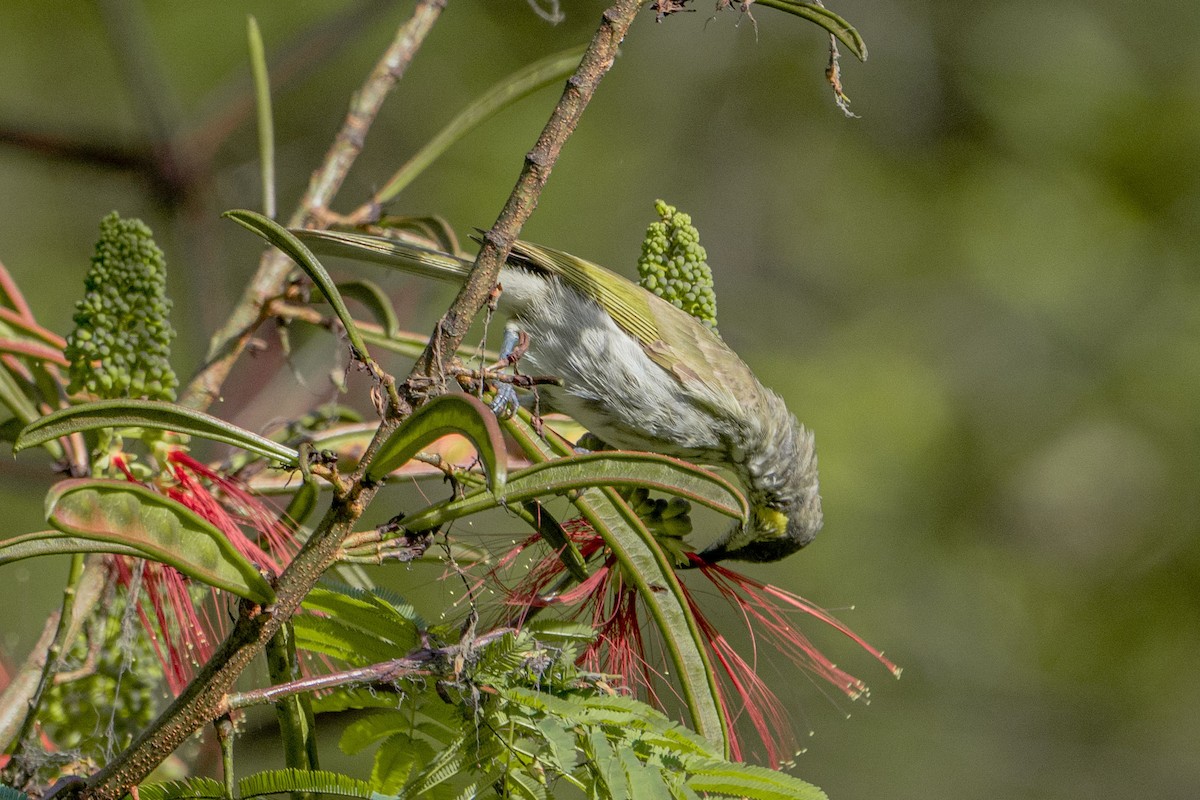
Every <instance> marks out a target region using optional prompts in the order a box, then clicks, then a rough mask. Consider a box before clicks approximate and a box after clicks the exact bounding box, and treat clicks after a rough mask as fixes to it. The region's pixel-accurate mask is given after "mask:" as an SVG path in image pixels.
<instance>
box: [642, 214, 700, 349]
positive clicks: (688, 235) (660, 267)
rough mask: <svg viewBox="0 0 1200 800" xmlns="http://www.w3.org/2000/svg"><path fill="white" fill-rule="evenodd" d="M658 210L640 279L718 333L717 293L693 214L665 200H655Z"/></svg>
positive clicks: (644, 249) (646, 243) (648, 233)
mask: <svg viewBox="0 0 1200 800" xmlns="http://www.w3.org/2000/svg"><path fill="white" fill-rule="evenodd" d="M654 210H655V211H656V212H657V213H658V216H659V221H658V222H652V223H650V226H649V227H647V228H646V238H645V239H643V240H642V254H641V256H640V257H639V258H638V275H639V276H640V278H639V280H638V282H639V283H640V284H641V285H642V288H644V289H646V290H648V291H650V292H653V293H654V294H656V295H658V296H659V297H661V298H662V299H664V300H666V301H668V302H669V303H671V304H672V305H674V306H676V307H678V308H682V309H683V310H684V311H686V312H688V313H689V314H691V315H692V316H693V317H695V318H696V319H698V320H700V321H701V322H703V323H704V324H705V325H706V326H708V327H709V328H710V329H711V330H712V331H713V333H716V332H717V295H716V292H714V291H713V276H712V270H711V269H709V266H708V263H707V259H708V253H707V252H705V250H704V248H703V247H702V246H701V245H700V232H699V231H697V230H696V228H695V227H693V226H692V218H691V215H689V214H683V213H680V212H679V211H677V210H676V209H675V207H674V206H670V205H667V204H666V203H665V202H663V201H662V200H658V201H656V202H655V203H654Z"/></svg>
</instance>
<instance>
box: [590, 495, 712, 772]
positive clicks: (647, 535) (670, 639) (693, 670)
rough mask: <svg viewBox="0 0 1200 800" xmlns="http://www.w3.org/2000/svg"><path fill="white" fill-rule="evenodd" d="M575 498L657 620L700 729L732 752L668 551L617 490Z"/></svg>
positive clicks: (702, 648) (696, 628)
mask: <svg viewBox="0 0 1200 800" xmlns="http://www.w3.org/2000/svg"><path fill="white" fill-rule="evenodd" d="M573 502H574V503H575V506H576V507H577V508H578V509H579V510H580V512H581V513H582V514H583V516H584V518H585V519H586V520H587V521H588V523H590V524H591V526H592V529H593V530H595V532H596V533H598V534H599V535H600V536H601V537H603V538H604V543H605V544H606V545H607V546H608V548H609V550H611V551H612V554H613V555H614V556H615V557H616V559H617V561H618V562H619V563H620V564H621V566H622V568H623V571H622V573H621V574H622V576H623V577H624V578H626V579H628V580H630V581H632V583H633V585H634V587H635V588H636V589H637V592H638V595H639V596H640V597H641V599H642V603H643V604H645V607H646V610H647V611H648V612H649V614H650V617H651V618H652V619H653V620H654V624H655V627H657V628H658V631H659V633H660V634H661V635H662V638H663V643H664V645H665V646H666V651H667V655H668V656H669V657H670V659H671V663H672V665H673V666H674V668H675V677H676V679H677V680H678V682H679V689H680V693H681V694H682V695H683V700H684V702H685V703H686V704H687V707H688V712H689V715H690V716H691V718H692V725H693V727H695V729H696V732H697V733H699V734H700V735H701V736H703V737H704V738H705V739H707V740H708V741H709V742H711V743H712V744H713V746H716V747H721V748H723V749H724V751H725V752H726V754H728V752H729V742H730V735H729V730H728V728H727V727H726V724H727V721H728V720H729V719H730V718H729V717H728V716H727V715H726V714H725V713H724V708H723V704H722V702H721V694H720V689H719V687H718V686H717V675H716V671H715V670H714V669H713V666H712V663H711V662H710V661H709V658H708V651H707V650H706V649H705V640H704V636H703V635H702V634H701V632H700V627H699V625H697V623H696V618H695V617H694V616H693V615H692V612H691V610H690V608H689V606H688V602H687V596H686V595H685V594H684V592H683V587H682V586H681V585H680V584H679V578H678V577H677V576H676V574H675V570H674V569H673V568H672V565H671V563H670V560H669V559H668V558H667V555H666V554H665V553H664V552H663V551H662V549H661V548H660V547H659V546H658V543H657V542H656V541H655V540H654V534H652V533H651V532H650V531H649V530H647V528H646V526H645V525H644V524H643V523H642V521H641V519H640V518H639V517H638V515H637V514H636V513H634V511H633V509H631V508H630V507H629V505H628V504H627V503H626V502H625V501H624V500H622V499H621V496H620V495H618V494H617V492H616V490H614V489H612V488H604V489H588V490H587V491H586V492H584V493H583V494H582V495H580V496H579V497H578V498H576V499H575V500H574V501H573Z"/></svg>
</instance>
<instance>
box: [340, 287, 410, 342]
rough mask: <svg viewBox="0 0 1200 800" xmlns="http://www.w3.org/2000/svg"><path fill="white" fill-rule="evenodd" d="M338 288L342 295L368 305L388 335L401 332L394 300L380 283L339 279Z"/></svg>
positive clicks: (368, 308)
mask: <svg viewBox="0 0 1200 800" xmlns="http://www.w3.org/2000/svg"><path fill="white" fill-rule="evenodd" d="M337 288H338V291H339V292H341V293H342V297H349V298H351V299H352V300H357V301H358V302H360V303H362V304H363V305H364V306H366V308H367V310H368V311H370V312H371V314H373V315H374V317H375V319H376V320H377V321H378V322H379V326H380V327H381V328H383V332H384V333H385V334H387V335H388V337H392V336H395V335H396V334H397V333H399V332H400V321H399V320H398V319H397V318H396V311H395V309H393V308H392V301H391V300H390V299H389V298H388V296H387V293H386V292H385V291H383V289H381V288H379V284H377V283H375V282H374V281H368V280H356V281H338V283H337Z"/></svg>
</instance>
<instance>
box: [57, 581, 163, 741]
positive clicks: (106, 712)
mask: <svg viewBox="0 0 1200 800" xmlns="http://www.w3.org/2000/svg"><path fill="white" fill-rule="evenodd" d="M124 609H125V601H124V600H123V599H122V598H119V597H118V598H117V599H115V600H114V602H113V607H111V608H109V609H106V610H104V611H102V612H99V613H102V614H104V615H105V619H104V621H103V622H102V623H101V625H100V626H98V627H100V628H101V631H100V634H101V635H102V636H103V637H104V641H103V642H102V643H101V645H100V647H99V648H96V649H95V655H96V663H95V671H94V672H91V673H90V674H88V675H86V676H85V677H82V678H79V679H77V680H73V681H69V682H67V683H62V684H57V685H55V686H53V687H52V688H51V689H50V690H49V692H48V694H47V696H46V700H45V703H44V706H43V714H42V716H41V721H42V723H43V725H44V726H45V728H46V733H47V735H49V737H50V739H51V740H52V741H53V742H54V744H55V745H56V746H57V747H59V748H61V749H72V750H73V749H76V748H78V749H79V750H80V751H81V752H82V755H83V756H84V757H86V758H93V759H97V760H103V758H104V756H105V754H106V752H115V751H119V750H123V749H125V748H126V747H128V746H129V745H130V744H131V743H132V742H133V739H134V737H135V736H137V734H139V733H141V732H142V731H143V730H144V729H145V728H146V726H147V725H149V724H150V722H151V721H152V720H153V719H154V716H155V713H156V712H157V710H158V699H157V698H158V697H159V696H160V691H161V690H159V689H158V688H157V687H158V684H159V682H160V681H161V679H162V669H161V667H160V666H159V662H158V659H157V658H156V657H155V655H154V649H153V645H151V643H150V642H149V640H148V639H147V638H146V637H145V636H144V635H142V632H141V628H140V627H136V628H135V631H136V635H135V636H134V637H133V638H132V640H130V639H128V638H124V639H123V638H122V637H121V617H122V614H123V613H124ZM87 651H88V643H87V641H86V639H85V638H84V637H79V638H78V639H77V640H76V643H75V646H74V647H73V648H72V649H71V652H70V655H69V656H68V657H67V659H66V661H67V663H68V664H69V665H70V666H72V667H75V666H78V665H80V664H83V663H85V661H86V657H87ZM127 659H129V660H127ZM114 708H115V709H117V713H116V714H113V709H114ZM110 724H111V726H112V727H111V728H110V727H109V726H110Z"/></svg>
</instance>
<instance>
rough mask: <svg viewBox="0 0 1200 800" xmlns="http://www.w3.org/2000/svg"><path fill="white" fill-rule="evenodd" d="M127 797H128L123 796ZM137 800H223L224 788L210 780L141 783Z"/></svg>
mask: <svg viewBox="0 0 1200 800" xmlns="http://www.w3.org/2000/svg"><path fill="white" fill-rule="evenodd" d="M125 796H126V797H129V795H125ZM138 798H139V800H224V798H225V787H223V786H222V785H221V784H220V783H219V782H217V781H215V780H213V779H212V778H187V779H186V780H181V781H166V782H164V783H143V784H142V785H141V786H139V787H138Z"/></svg>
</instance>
